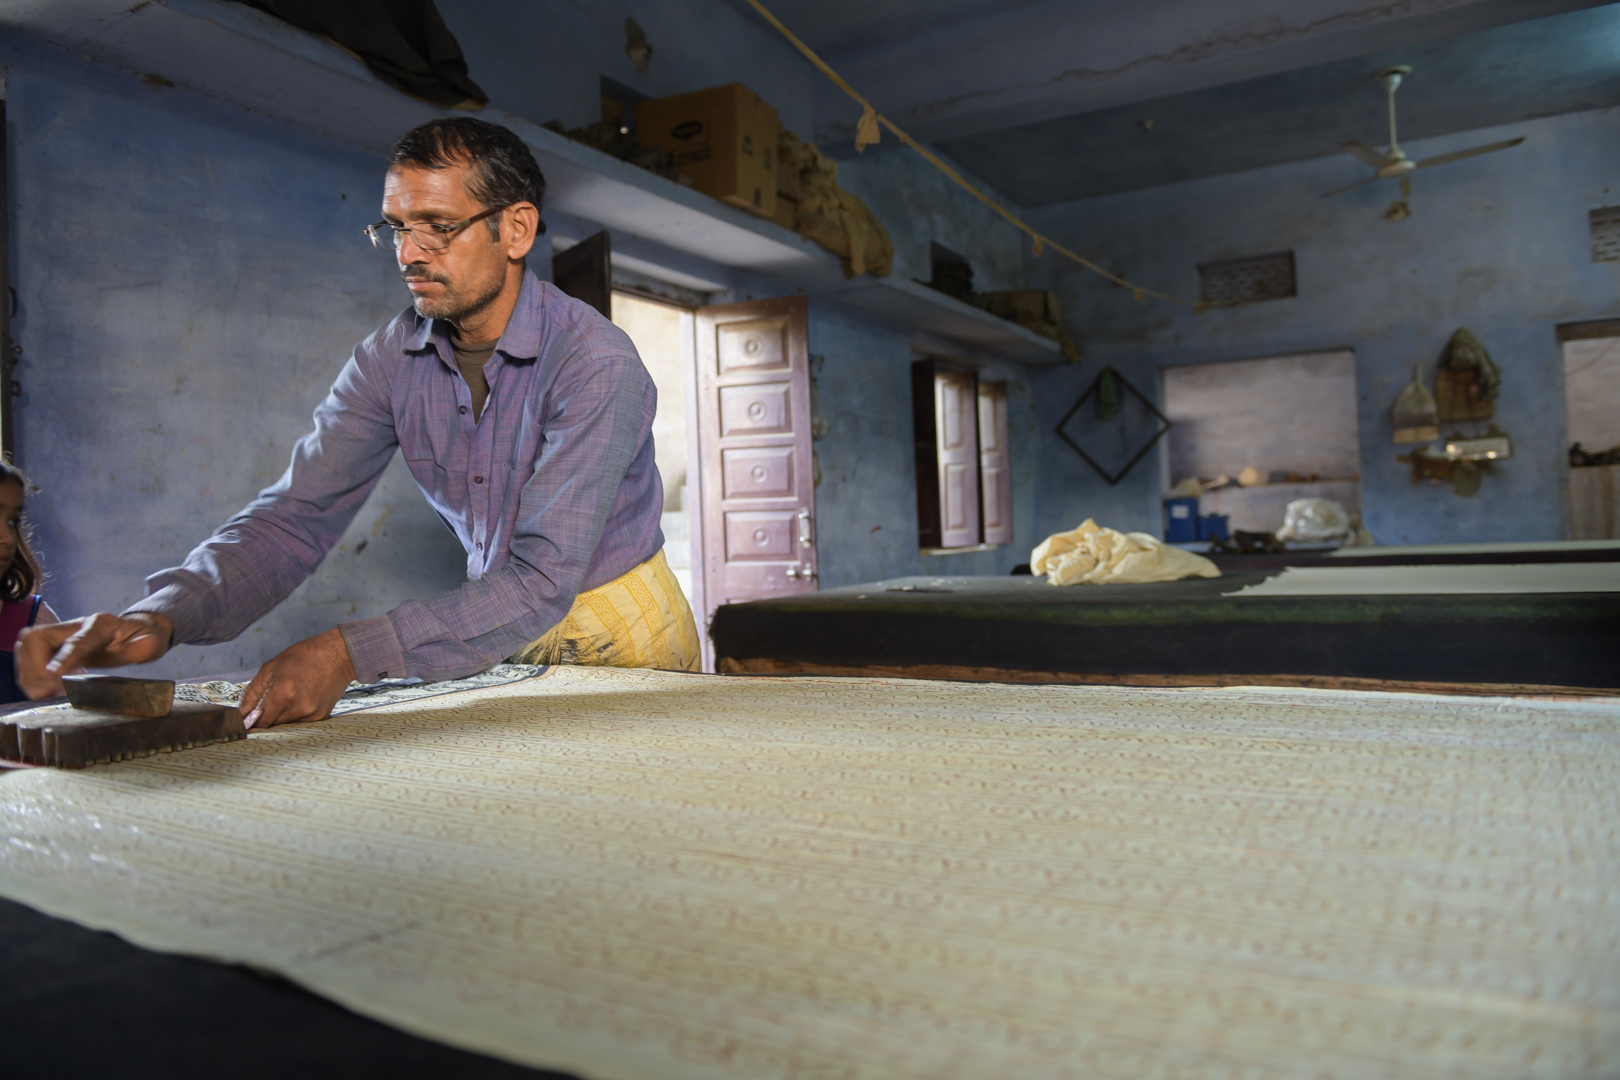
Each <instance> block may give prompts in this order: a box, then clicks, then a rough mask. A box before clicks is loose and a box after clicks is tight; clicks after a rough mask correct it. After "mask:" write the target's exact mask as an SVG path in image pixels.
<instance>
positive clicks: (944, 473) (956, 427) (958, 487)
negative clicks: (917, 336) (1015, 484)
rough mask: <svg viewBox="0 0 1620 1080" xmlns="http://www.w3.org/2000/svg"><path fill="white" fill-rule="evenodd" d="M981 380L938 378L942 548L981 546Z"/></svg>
mask: <svg viewBox="0 0 1620 1080" xmlns="http://www.w3.org/2000/svg"><path fill="white" fill-rule="evenodd" d="M976 382H977V377H976V376H975V375H974V374H973V372H971V371H940V372H936V373H935V375H934V437H935V444H934V445H935V447H936V448H937V450H938V462H939V511H940V521H939V531H940V547H948V548H953V547H972V546H973V545H975V544H977V543H979V432H978V427H979V424H978V418H979V407H978V394H977V392H976V388H975V384H976Z"/></svg>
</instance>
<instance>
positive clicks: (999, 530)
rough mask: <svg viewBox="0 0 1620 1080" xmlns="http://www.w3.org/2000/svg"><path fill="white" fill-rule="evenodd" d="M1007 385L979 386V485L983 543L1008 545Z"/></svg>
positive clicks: (1009, 461)
mask: <svg viewBox="0 0 1620 1080" xmlns="http://www.w3.org/2000/svg"><path fill="white" fill-rule="evenodd" d="M1007 441H1008V431H1007V384H1006V383H1004V382H983V383H980V384H979V483H980V484H981V485H982V488H983V494H982V497H981V503H982V506H983V521H984V542H985V543H987V544H1010V543H1012V538H1013V528H1012V452H1011V450H1010V449H1009V447H1008V445H1007Z"/></svg>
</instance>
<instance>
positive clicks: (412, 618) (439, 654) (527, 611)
mask: <svg viewBox="0 0 1620 1080" xmlns="http://www.w3.org/2000/svg"><path fill="white" fill-rule="evenodd" d="M656 400H657V391H656V390H655V389H654V388H653V383H652V379H651V377H650V376H649V375H648V374H647V370H646V368H645V367H643V366H642V364H641V362H640V361H639V360H637V359H636V358H635V356H634V355H633V354H614V355H610V356H608V357H607V358H606V359H605V360H602V359H593V361H592V362H591V363H590V364H588V365H580V370H579V371H577V372H570V371H568V370H567V369H565V370H564V371H563V372H562V373H561V374H560V375H559V378H558V382H557V385H556V386H555V387H554V390H553V392H552V394H551V398H550V403H549V412H548V414H547V416H546V427H545V435H544V443H543V445H542V448H541V451H540V457H539V459H538V461H536V463H535V467H534V472H533V473H532V474H531V475H530V476H529V478H528V480H527V482H526V483H525V485H524V488H523V495H522V499H521V501H520V504H519V508H518V513H517V520H516V522H515V523H514V525H513V536H512V540H511V543H510V549H511V557H510V558H509V559H508V560H507V562H506V564H505V565H504V566H501V567H500V568H498V569H496V570H494V571H492V572H491V573H489V574H487V575H485V576H484V577H483V578H481V579H480V580H478V581H470V582H468V583H467V584H466V585H463V586H462V587H461V588H459V589H456V590H455V591H453V592H448V593H444V594H442V595H440V596H438V597H435V598H434V599H432V600H429V601H426V602H419V601H416V600H407V601H406V602H405V603H403V604H401V605H400V606H399V607H397V608H395V609H394V610H392V611H390V612H388V613H387V614H384V615H379V616H376V617H375V618H370V619H360V620H357V621H355V622H349V623H344V624H343V625H342V626H341V627H340V628H339V629H340V630H342V632H343V639H344V641H345V643H346V644H347V646H348V652H349V655H350V657H352V658H353V661H354V669H355V672H356V673H357V677H358V678H359V679H361V680H362V681H365V682H370V681H373V680H376V679H378V678H381V677H385V676H386V677H393V678H400V677H408V676H417V677H419V678H422V679H427V680H429V681H433V680H441V679H452V678H459V677H461V676H464V675H469V674H472V673H473V672H477V671H483V670H485V669H486V668H488V667H490V666H491V665H493V664H498V663H500V662H501V661H502V660H504V659H506V658H507V657H508V656H511V655H512V654H513V653H514V652H516V651H517V650H518V649H520V648H522V647H523V646H524V645H527V644H528V643H529V642H531V641H533V640H534V639H535V638H537V637H539V636H540V635H541V634H543V633H545V631H547V630H549V629H550V628H551V627H552V626H554V625H556V624H557V623H559V622H561V621H562V619H563V617H564V616H566V615H567V614H568V610H569V608H570V607H572V606H573V603H574V598H575V596H576V595H577V594H578V593H579V590H580V586H581V585H582V583H583V582H584V578H585V574H586V571H587V570H588V568H589V567H590V563H591V557H592V556H593V555H594V554H595V552H596V547H597V544H598V543H599V542H600V541H601V539H602V531H603V526H604V525H605V523H606V522H607V519H608V515H609V513H610V512H611V511H612V509H613V506H614V504H615V502H616V501H617V499H618V497H619V489H620V486H621V485H622V483H623V482H624V479H625V475H626V474H627V473H628V471H629V469H630V466H631V464H632V462H634V461H635V459H636V457H637V455H638V454H639V453H641V452H642V449H643V446H644V444H645V443H646V442H647V441H648V440H650V439H651V438H652V435H651V424H652V415H653V410H654V406H655V404H656ZM646 554H649V555H650V554H652V553H651V552H648V553H646Z"/></svg>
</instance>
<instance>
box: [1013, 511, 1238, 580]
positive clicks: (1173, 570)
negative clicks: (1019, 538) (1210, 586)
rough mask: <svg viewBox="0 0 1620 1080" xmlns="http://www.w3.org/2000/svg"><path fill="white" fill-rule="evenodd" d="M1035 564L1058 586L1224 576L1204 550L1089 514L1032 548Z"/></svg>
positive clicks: (1033, 567)
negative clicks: (1196, 552) (1075, 525)
mask: <svg viewBox="0 0 1620 1080" xmlns="http://www.w3.org/2000/svg"><path fill="white" fill-rule="evenodd" d="M1029 569H1030V572H1031V573H1033V574H1045V575H1046V580H1047V582H1048V583H1049V584H1052V585H1133V584H1138V583H1141V582H1148V581H1179V580H1180V579H1182V578H1187V577H1210V578H1212V577H1220V576H1221V572H1220V570H1219V569H1218V568H1216V566H1215V564H1214V563H1212V562H1210V561H1209V560H1208V559H1206V558H1204V557H1203V556H1202V555H1194V554H1193V553H1192V552H1190V551H1183V550H1181V549H1180V548H1178V547H1171V546H1170V545H1169V544H1166V543H1165V542H1164V541H1162V540H1160V539H1159V538H1158V537H1156V536H1150V535H1148V534H1147V533H1139V532H1133V533H1122V532H1120V531H1119V530H1118V529H1105V528H1103V527H1102V526H1101V525H1098V524H1097V523H1096V522H1095V521H1093V520H1092V519H1091V518H1086V520H1085V521H1084V523H1082V524H1081V525H1080V527H1079V528H1077V529H1070V530H1069V531H1068V532H1061V533H1054V534H1053V535H1051V536H1048V537H1047V538H1046V539H1045V540H1043V541H1041V543H1040V546H1039V547H1037V548H1036V549H1035V550H1034V551H1032V552H1030V556H1029Z"/></svg>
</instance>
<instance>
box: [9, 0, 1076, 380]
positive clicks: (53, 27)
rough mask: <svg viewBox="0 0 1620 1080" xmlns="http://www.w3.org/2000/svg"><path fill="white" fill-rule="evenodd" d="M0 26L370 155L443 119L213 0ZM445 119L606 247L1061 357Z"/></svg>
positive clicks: (954, 341)
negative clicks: (493, 149)
mask: <svg viewBox="0 0 1620 1080" xmlns="http://www.w3.org/2000/svg"><path fill="white" fill-rule="evenodd" d="M0 27H5V28H8V29H12V30H18V31H22V32H24V33H28V34H31V35H34V36H37V37H40V38H43V39H45V40H47V41H50V42H53V43H54V44H57V45H59V46H62V47H63V48H66V49H68V50H69V51H70V52H72V53H73V54H74V55H78V56H85V55H88V56H90V57H93V58H94V59H95V60H97V61H100V62H104V63H110V64H113V65H116V66H118V67H122V68H126V69H128V70H130V71H133V72H138V73H143V74H147V73H149V74H150V75H152V76H157V77H160V78H162V79H165V80H168V81H169V82H170V83H172V84H173V85H176V86H179V87H183V88H185V89H187V90H190V91H193V92H195V93H199V94H202V95H204V96H206V97H210V98H214V99H216V100H219V101H224V102H227V103H229V104H232V105H236V106H239V107H241V108H244V109H247V110H250V111H252V112H255V113H258V114H260V115H263V116H268V117H270V118H272V119H275V120H280V121H282V122H285V123H289V124H292V125H294V126H297V127H300V128H303V129H305V130H308V131H312V132H316V133H318V134H321V135H325V136H328V137H330V138H334V139H338V140H340V141H343V142H346V143H351V144H353V145H357V146H361V147H364V148H366V149H369V150H373V151H377V152H383V151H386V150H387V149H388V147H389V146H390V145H391V144H392V142H393V140H394V139H395V138H397V137H398V135H399V134H400V133H401V132H403V131H405V130H407V129H408V128H410V127H412V126H414V125H416V124H419V123H421V122H423V121H424V120H427V119H429V118H430V117H433V116H436V115H450V114H449V113H447V112H446V111H445V110H440V109H436V108H434V107H433V106H431V105H427V104H425V103H423V102H420V101H417V100H416V99H414V98H411V97H408V96H406V95H404V94H402V93H400V92H399V91H397V90H395V89H393V88H392V87H390V86H388V85H387V84H386V83H384V82H383V81H382V80H380V79H378V78H377V77H376V76H374V75H373V74H372V73H371V72H370V71H368V70H367V69H366V67H365V65H364V64H363V63H361V62H360V61H359V60H358V59H356V58H355V57H354V56H353V55H351V54H350V53H348V52H347V51H345V50H344V49H343V48H341V47H340V46H338V45H337V44H336V43H335V42H332V41H330V40H328V39H326V38H324V37H321V36H319V35H316V34H311V33H308V32H306V31H303V30H299V29H297V28H295V27H293V26H290V25H288V24H286V23H283V22H281V21H280V20H278V19H276V18H274V17H272V16H270V15H267V14H265V13H264V12H261V11H258V10H257V9H254V8H249V7H245V6H243V5H240V4H234V3H229V2H227V0H159V2H154V3H146V4H138V5H131V4H130V3H128V2H127V0H64V2H60V3H53V4H49V5H42V4H34V3H24V2H21V0H0ZM456 115H477V116H480V117H482V118H485V119H488V120H490V121H492V122H495V123H500V124H504V125H505V126H507V127H509V128H511V129H512V130H513V131H515V132H517V133H518V135H519V136H521V137H522V138H523V139H524V141H525V142H527V143H528V144H529V145H530V147H531V148H533V150H534V152H535V156H536V158H537V159H538V160H539V162H540V167H541V169H542V170H543V171H544V172H545V174H546V181H547V184H548V193H547V203H548V207H547V209H548V211H549V210H551V209H556V210H559V211H561V212H562V213H564V214H567V215H570V216H572V217H574V218H577V219H582V220H584V221H588V222H594V223H595V224H597V225H598V226H600V227H603V228H607V229H609V230H611V231H612V232H613V233H614V236H615V239H614V244H615V247H617V246H618V245H619V237H620V236H621V235H622V236H624V237H626V238H634V239H635V240H638V241H641V242H643V244H644V245H646V246H648V247H650V248H654V249H664V250H668V251H671V252H674V253H677V254H679V255H683V256H686V257H688V258H695V259H701V260H704V261H706V262H709V263H713V264H716V265H718V266H721V267H726V268H730V269H733V270H737V271H743V272H745V273H748V274H753V275H757V276H758V277H760V278H764V279H766V280H768V281H770V282H773V283H775V284H777V285H780V286H783V287H785V288H787V289H790V290H793V291H797V292H802V293H804V294H805V295H807V296H814V297H823V298H827V299H831V300H834V301H837V302H838V303H840V304H844V305H847V306H849V307H851V308H854V309H857V310H859V311H861V312H864V313H866V314H869V315H873V316H876V317H878V318H881V319H884V320H886V321H889V322H891V323H894V324H898V325H899V326H902V327H905V328H906V329H908V330H910V331H911V332H912V333H913V335H914V339H915V341H916V344H917V345H918V346H919V347H921V348H924V349H928V350H932V351H940V352H949V353H955V354H958V355H961V356H963V357H964V358H966V359H973V360H978V359H983V360H1012V361H1018V362H1021V363H1026V364H1061V363H1064V362H1066V361H1065V360H1064V358H1063V356H1062V354H1061V353H1060V352H1059V349H1058V345H1057V343H1056V342H1053V341H1050V340H1048V339H1046V338H1044V337H1042V336H1040V335H1039V334H1035V333H1033V332H1031V331H1029V330H1026V329H1024V328H1023V327H1021V326H1018V325H1016V324H1014V323H1010V322H1007V321H1006V320H1004V319H1001V318H998V317H996V316H994V315H991V314H989V313H987V312H984V311H981V310H979V309H977V308H974V307H972V306H971V305H968V304H964V303H962V302H960V301H957V300H954V299H952V298H951V297H948V296H944V295H942V294H939V293H935V292H934V291H933V290H931V289H928V288H925V287H924V286H921V285H916V284H914V283H912V282H909V281H903V280H900V279H889V278H872V277H868V276H862V277H858V278H855V279H853V280H849V279H846V278H845V277H844V275H843V271H842V268H841V267H840V264H839V260H838V257H837V256H836V255H833V254H832V253H831V252H829V251H827V250H825V249H824V248H821V247H819V246H818V245H816V244H813V243H811V242H810V241H808V240H805V239H804V238H802V237H800V236H799V235H798V234H796V233H794V232H792V231H790V230H788V229H785V228H783V227H781V226H780V225H777V224H775V223H774V222H771V221H767V220H765V219H763V218H760V217H757V216H755V215H754V214H751V213H749V212H747V211H745V210H741V209H738V208H736V207H733V206H729V205H727V204H725V203H722V202H720V201H719V200H716V199H713V198H710V197H709V196H707V195H704V194H701V193H699V192H697V191H693V190H692V189H690V188H687V187H684V186H682V185H681V184H678V183H676V182H675V181H673V180H669V179H666V178H664V177H661V176H658V175H655V174H653V173H650V172H647V171H645V170H642V169H639V168H637V167H635V166H634V165H631V164H628V163H626V162H623V161H620V160H618V159H617V158H615V157H613V156H612V155H610V154H606V153H603V152H602V151H599V150H596V149H593V148H591V147H589V146H585V145H583V144H581V143H578V142H573V141H571V140H569V139H568V138H567V137H565V136H564V135H561V134H559V133H557V132H555V131H551V130H549V129H547V128H543V127H541V126H540V125H538V124H535V123H531V122H530V121H527V120H524V119H521V118H519V117H516V116H512V115H510V114H508V113H505V112H502V111H501V110H499V109H497V108H495V107H493V106H491V107H489V108H486V109H483V110H480V111H479V112H478V113H476V114H469V113H461V114H456Z"/></svg>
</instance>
